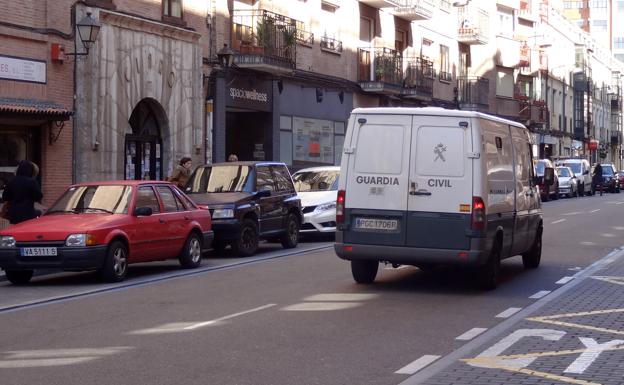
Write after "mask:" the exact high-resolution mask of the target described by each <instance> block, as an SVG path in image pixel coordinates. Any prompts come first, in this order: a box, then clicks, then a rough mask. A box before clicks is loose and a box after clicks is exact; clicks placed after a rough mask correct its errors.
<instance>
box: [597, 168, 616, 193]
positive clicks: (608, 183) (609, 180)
mask: <svg viewBox="0 0 624 385" xmlns="http://www.w3.org/2000/svg"><path fill="white" fill-rule="evenodd" d="M601 166H602V188H603V190H604V191H608V192H611V193H618V194H619V193H620V180H619V178H618V177H617V176H616V175H615V174H616V169H615V166H614V165H613V164H611V163H602V164H601Z"/></svg>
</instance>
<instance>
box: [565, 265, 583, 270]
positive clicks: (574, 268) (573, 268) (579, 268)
mask: <svg viewBox="0 0 624 385" xmlns="http://www.w3.org/2000/svg"><path fill="white" fill-rule="evenodd" d="M568 270H570V271H581V267H580V266H576V267H570V268H569V269H568Z"/></svg>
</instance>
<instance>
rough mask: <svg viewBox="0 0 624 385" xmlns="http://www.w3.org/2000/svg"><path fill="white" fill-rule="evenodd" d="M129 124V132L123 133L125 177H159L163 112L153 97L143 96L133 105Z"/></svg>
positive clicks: (164, 120) (164, 126)
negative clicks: (130, 131) (130, 132)
mask: <svg viewBox="0 0 624 385" xmlns="http://www.w3.org/2000/svg"><path fill="white" fill-rule="evenodd" d="M128 123H130V127H131V128H132V134H126V140H125V149H126V156H125V174H124V177H125V179H150V180H162V179H163V151H162V137H161V132H163V130H165V129H166V125H167V117H166V114H165V111H164V110H163V108H162V107H161V105H160V104H159V103H158V102H157V101H156V100H154V99H143V100H141V101H140V102H139V103H138V104H137V105H136V107H134V110H133V111H132V115H130V120H129V121H128Z"/></svg>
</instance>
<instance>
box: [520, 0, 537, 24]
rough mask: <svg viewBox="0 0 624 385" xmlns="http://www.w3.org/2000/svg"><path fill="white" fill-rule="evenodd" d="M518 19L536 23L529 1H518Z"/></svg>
mask: <svg viewBox="0 0 624 385" xmlns="http://www.w3.org/2000/svg"><path fill="white" fill-rule="evenodd" d="M518 18H520V19H525V20H529V21H533V22H536V21H538V15H537V13H536V12H535V10H534V9H533V7H532V6H531V0H520V9H519V10H518Z"/></svg>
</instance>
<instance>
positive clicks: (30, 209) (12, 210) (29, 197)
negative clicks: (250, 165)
mask: <svg viewBox="0 0 624 385" xmlns="http://www.w3.org/2000/svg"><path fill="white" fill-rule="evenodd" d="M38 174H39V167H37V165H36V164H34V163H32V162H30V161H28V160H22V161H20V162H19V163H18V165H17V169H16V171H15V176H14V177H13V178H11V179H10V180H9V183H7V185H6V187H5V189H4V191H3V192H2V200H3V201H4V204H5V205H7V204H8V209H7V210H6V211H7V217H8V218H7V219H8V220H9V223H11V224H13V225H15V224H18V223H20V222H24V221H27V220H29V219H33V218H36V217H38V216H39V215H41V211H39V210H36V209H35V203H36V202H41V199H43V193H42V192H41V187H39V182H37V180H36V179H35V178H36V177H37V175H38Z"/></svg>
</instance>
